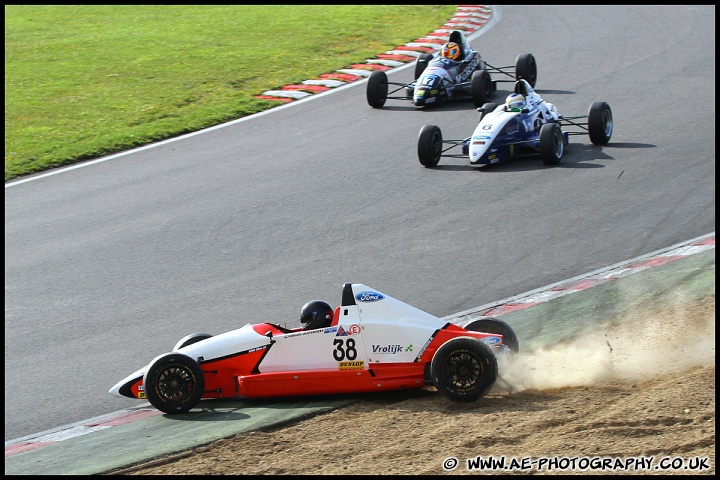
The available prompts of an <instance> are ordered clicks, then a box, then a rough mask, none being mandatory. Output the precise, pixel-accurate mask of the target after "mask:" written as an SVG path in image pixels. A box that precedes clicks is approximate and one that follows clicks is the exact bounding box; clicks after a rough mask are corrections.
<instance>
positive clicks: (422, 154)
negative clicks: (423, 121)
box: [418, 125, 442, 168]
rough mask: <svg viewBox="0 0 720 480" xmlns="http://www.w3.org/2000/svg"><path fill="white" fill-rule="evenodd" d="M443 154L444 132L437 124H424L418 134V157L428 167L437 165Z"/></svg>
mask: <svg viewBox="0 0 720 480" xmlns="http://www.w3.org/2000/svg"><path fill="white" fill-rule="evenodd" d="M441 155H442V132H441V131H440V127H438V126H437V125H423V127H422V128H421V129H420V134H419V135H418V159H419V160H420V164H422V165H423V166H424V167H427V168H433V167H436V166H437V164H438V162H439V161H440V156H441Z"/></svg>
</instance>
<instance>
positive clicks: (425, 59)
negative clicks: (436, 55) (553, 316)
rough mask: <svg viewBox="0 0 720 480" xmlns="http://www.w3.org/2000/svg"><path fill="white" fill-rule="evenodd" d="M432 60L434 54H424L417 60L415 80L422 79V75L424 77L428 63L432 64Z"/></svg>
mask: <svg viewBox="0 0 720 480" xmlns="http://www.w3.org/2000/svg"><path fill="white" fill-rule="evenodd" d="M432 58H433V56H432V54H430V53H423V54H422V55H420V56H419V57H418V58H417V60H415V80H417V79H418V78H420V75H422V73H423V72H424V71H425V69H426V68H427V66H428V63H429V62H430V60H432Z"/></svg>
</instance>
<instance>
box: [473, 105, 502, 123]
mask: <svg viewBox="0 0 720 480" xmlns="http://www.w3.org/2000/svg"><path fill="white" fill-rule="evenodd" d="M498 105H499V104H498V103H490V102H488V103H485V104H483V106H482V107H480V108H478V111H479V112H480V119H479V120H478V123H480V122H482V119H483V118H485V115H487V114H488V113H490V112H494V111H495V109H496V108H497V107H498Z"/></svg>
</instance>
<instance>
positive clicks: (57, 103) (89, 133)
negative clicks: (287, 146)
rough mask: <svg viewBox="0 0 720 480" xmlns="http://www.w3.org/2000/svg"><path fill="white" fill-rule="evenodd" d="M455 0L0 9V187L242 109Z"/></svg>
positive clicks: (437, 20) (427, 26)
mask: <svg viewBox="0 0 720 480" xmlns="http://www.w3.org/2000/svg"><path fill="white" fill-rule="evenodd" d="M456 11H457V7H456V6H455V5H298V6H289V5H259V6H255V5H228V6H222V5H220V6H195V5H90V6H73V5H45V6H43V5H6V6H5V181H6V182H7V181H8V180H12V179H14V178H17V177H19V176H22V175H27V174H31V173H37V172H40V171H43V170H46V169H49V168H53V167H58V166H62V165H68V164H72V163H75V162H78V161H81V160H87V159H91V158H96V157H99V156H102V155H107V154H111V153H115V152H119V151H122V150H127V149H129V148H132V147H136V146H139V145H143V144H147V143H149V142H153V141H158V140H162V139H165V138H169V137H173V136H177V135H180V134H183V133H187V132H191V131H196V130H199V129H202V128H206V127H209V126H212V125H217V124H220V123H223V122H227V121H230V120H233V119H236V118H240V117H243V116H246V115H251V114H253V113H257V112H259V111H262V110H267V109H268V108H272V107H275V106H277V105H280V104H282V103H280V102H277V101H272V100H259V99H256V98H254V96H255V95H260V94H262V92H264V91H266V90H273V89H279V88H281V87H282V86H284V85H288V84H292V83H298V82H301V81H303V80H307V79H311V78H317V77H319V76H320V75H321V74H323V73H330V72H334V71H336V70H338V69H342V68H346V67H348V66H349V65H350V64H352V63H362V62H364V61H365V60H366V59H368V58H373V57H375V56H376V55H377V54H379V53H383V52H385V51H387V50H390V49H392V48H394V47H396V46H398V45H402V44H405V43H407V42H410V41H412V40H415V39H417V38H420V37H423V36H425V35H427V34H428V33H429V32H431V31H433V30H435V29H436V28H438V27H439V26H441V25H442V24H444V23H445V22H446V21H448V20H449V19H450V18H452V16H453V15H454V14H455V12H456Z"/></svg>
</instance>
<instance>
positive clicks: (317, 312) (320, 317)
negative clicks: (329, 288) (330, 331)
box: [300, 300, 333, 330]
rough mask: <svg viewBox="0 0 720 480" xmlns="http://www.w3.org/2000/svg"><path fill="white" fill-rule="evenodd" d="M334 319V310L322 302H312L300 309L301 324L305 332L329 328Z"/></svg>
mask: <svg viewBox="0 0 720 480" xmlns="http://www.w3.org/2000/svg"><path fill="white" fill-rule="evenodd" d="M332 319H333V308H332V307H331V306H330V304H329V303H327V302H324V301H322V300H311V301H309V302H307V303H306V304H305V305H303V307H302V308H301V309H300V323H302V324H303V330H313V329H315V328H324V327H329V326H330V324H331V323H332Z"/></svg>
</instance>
